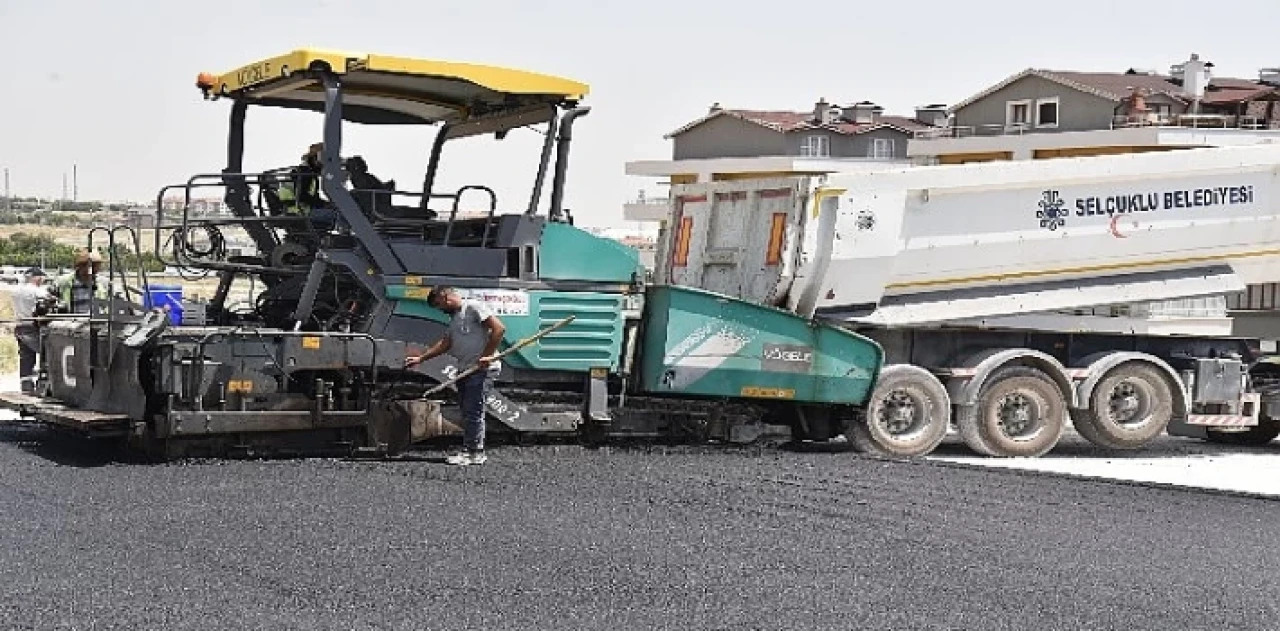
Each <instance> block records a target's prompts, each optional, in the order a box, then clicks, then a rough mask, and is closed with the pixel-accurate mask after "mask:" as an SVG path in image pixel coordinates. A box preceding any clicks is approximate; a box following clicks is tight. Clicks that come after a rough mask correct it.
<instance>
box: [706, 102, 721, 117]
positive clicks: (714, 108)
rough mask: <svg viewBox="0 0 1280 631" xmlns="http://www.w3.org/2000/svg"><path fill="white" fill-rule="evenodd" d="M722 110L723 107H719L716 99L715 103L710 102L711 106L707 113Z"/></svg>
mask: <svg viewBox="0 0 1280 631" xmlns="http://www.w3.org/2000/svg"><path fill="white" fill-rule="evenodd" d="M723 110H724V108H723V107H720V102H719V101H716V102H715V103H712V104H711V108H710V109H708V110H707V115H711V114H715V113H716V112H720V111H723Z"/></svg>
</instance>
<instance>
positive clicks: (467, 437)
mask: <svg viewBox="0 0 1280 631" xmlns="http://www.w3.org/2000/svg"><path fill="white" fill-rule="evenodd" d="M427 304H428V305H431V306H432V307H435V308H437V309H439V310H441V311H443V312H445V313H447V314H449V316H450V320H449V328H448V330H446V331H445V334H444V337H442V338H440V340H439V341H438V342H436V343H435V344H433V345H432V346H431V348H428V349H427V351H426V352H425V353H423V354H421V355H419V356H417V357H408V358H406V359H405V367H407V368H411V367H413V366H416V365H418V364H420V363H422V362H424V361H426V360H428V359H432V358H434V357H438V356H440V355H443V354H445V353H449V354H450V355H453V356H454V357H455V358H457V359H458V372H462V371H463V370H466V369H468V368H471V367H472V366H475V365H479V366H480V367H481V369H480V370H477V371H476V372H474V373H472V374H471V375H468V376H467V377H465V378H463V379H462V380H461V381H459V382H458V383H457V388H458V403H459V405H460V406H461V407H462V422H463V426H462V444H463V451H461V452H459V453H457V454H455V455H453V456H450V457H449V458H448V460H447V462H448V463H449V464H454V465H472V464H484V463H485V461H486V460H487V458H486V457H485V454H484V437H485V426H484V420H485V399H486V398H488V395H489V389H490V388H491V387H492V386H493V380H494V378H495V377H497V376H498V373H500V372H502V363H501V362H500V361H498V360H497V359H495V358H494V353H496V352H497V350H498V344H499V343H501V342H502V336H503V334H505V333H506V331H507V329H506V326H505V325H503V324H502V320H499V319H498V316H496V315H494V313H493V311H491V310H490V309H489V307H488V306H486V305H485V304H484V303H482V302H479V301H476V300H466V299H463V298H462V296H459V295H458V292H457V291H455V290H454V289H453V288H451V287H436V288H435V289H433V290H431V293H429V294H427Z"/></svg>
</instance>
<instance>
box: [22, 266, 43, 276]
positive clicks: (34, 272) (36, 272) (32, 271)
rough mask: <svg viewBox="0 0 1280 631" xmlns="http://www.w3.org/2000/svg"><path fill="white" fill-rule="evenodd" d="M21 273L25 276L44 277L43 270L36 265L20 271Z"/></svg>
mask: <svg viewBox="0 0 1280 631" xmlns="http://www.w3.org/2000/svg"><path fill="white" fill-rule="evenodd" d="M22 275H23V276H26V277H27V278H44V277H45V273H44V270H42V269H40V268H38V267H31V268H28V269H27V271H25V272H23V273H22Z"/></svg>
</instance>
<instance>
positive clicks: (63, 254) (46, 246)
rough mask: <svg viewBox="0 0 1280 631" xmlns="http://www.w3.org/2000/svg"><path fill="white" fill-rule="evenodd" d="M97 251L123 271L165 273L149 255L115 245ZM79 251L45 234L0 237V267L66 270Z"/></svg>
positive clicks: (159, 262) (121, 245)
mask: <svg viewBox="0 0 1280 631" xmlns="http://www.w3.org/2000/svg"><path fill="white" fill-rule="evenodd" d="M97 249H98V251H99V252H101V253H102V256H103V257H104V258H107V259H108V260H112V259H114V260H115V261H118V262H119V263H120V264H121V266H122V267H123V269H124V270H125V271H133V270H136V269H137V268H138V265H139V263H142V264H145V265H146V269H147V271H149V272H159V271H162V270H164V263H163V262H161V261H160V259H159V258H158V257H156V255H155V254H154V253H151V252H146V253H143V254H142V255H141V257H140V256H139V255H138V254H137V253H135V252H133V250H131V249H130V248H129V247H128V246H126V245H124V244H117V245H116V246H115V247H114V248H110V249H109V248H107V247H105V246H99V247H98V248H97ZM78 250H79V248H77V247H75V246H71V245H67V244H65V243H58V242H57V241H55V240H54V238H53V237H52V236H50V235H47V234H27V233H25V232H15V233H13V234H11V235H9V236H8V237H0V265H12V266H20V267H30V266H36V265H43V266H45V267H47V268H55V269H56V268H60V267H61V268H68V269H69V268H71V267H72V266H73V265H74V264H75V260H76V252H77V251H78Z"/></svg>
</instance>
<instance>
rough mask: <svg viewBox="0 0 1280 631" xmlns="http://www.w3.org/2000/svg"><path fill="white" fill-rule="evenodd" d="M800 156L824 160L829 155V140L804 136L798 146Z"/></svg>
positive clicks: (822, 137)
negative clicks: (802, 142) (802, 141)
mask: <svg viewBox="0 0 1280 631" xmlns="http://www.w3.org/2000/svg"><path fill="white" fill-rule="evenodd" d="M800 155H802V156H806V157H810V158H825V157H827V156H830V155H831V139H830V138H827V137H826V136H820V135H815V136H806V137H805V139H804V144H802V145H800Z"/></svg>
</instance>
